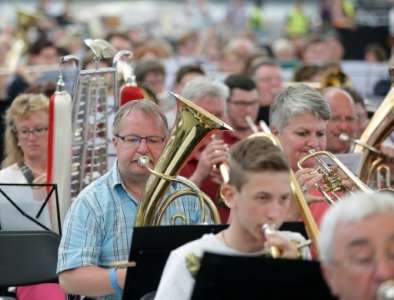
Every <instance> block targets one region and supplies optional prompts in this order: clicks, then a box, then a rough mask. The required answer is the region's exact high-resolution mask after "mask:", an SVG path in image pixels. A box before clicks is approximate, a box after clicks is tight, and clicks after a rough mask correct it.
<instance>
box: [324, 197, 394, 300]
mask: <svg viewBox="0 0 394 300" xmlns="http://www.w3.org/2000/svg"><path fill="white" fill-rule="evenodd" d="M319 248H320V249H319V250H320V257H321V263H322V271H323V275H324V277H325V278H326V280H327V283H328V285H329V287H330V289H331V292H332V293H333V294H334V295H335V296H337V297H338V299H341V300H372V299H389V298H379V297H377V291H378V287H379V286H381V285H382V283H383V282H386V281H388V280H392V279H394V197H393V194H390V193H388V192H386V193H382V192H380V193H373V194H363V193H358V194H353V195H351V196H348V197H347V198H346V199H342V200H341V201H339V202H338V203H337V204H336V205H334V206H331V207H330V209H329V210H328V211H327V213H326V214H325V215H324V217H323V220H322V223H321V226H320V236H319Z"/></svg>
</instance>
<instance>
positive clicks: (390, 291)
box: [376, 279, 394, 300]
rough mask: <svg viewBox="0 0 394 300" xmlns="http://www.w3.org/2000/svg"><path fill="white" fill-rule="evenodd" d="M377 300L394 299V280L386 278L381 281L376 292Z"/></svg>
mask: <svg viewBox="0 0 394 300" xmlns="http://www.w3.org/2000/svg"><path fill="white" fill-rule="evenodd" d="M376 296H377V297H376V299H377V300H392V299H394V280H393V279H391V280H386V281H384V282H383V283H381V284H380V285H379V287H378V289H377V292H376Z"/></svg>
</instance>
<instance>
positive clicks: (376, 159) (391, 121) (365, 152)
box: [354, 68, 394, 185]
mask: <svg viewBox="0 0 394 300" xmlns="http://www.w3.org/2000/svg"><path fill="white" fill-rule="evenodd" d="M390 79H391V82H394V68H390ZM393 127H394V89H393V87H391V89H390V91H389V93H388V94H387V95H386V97H385V99H384V100H383V102H382V103H381V104H380V106H379V107H378V109H377V110H376V112H375V113H374V115H373V117H372V119H371V121H370V122H369V124H368V126H367V128H365V130H364V132H363V134H362V135H361V137H360V142H361V143H362V144H364V145H369V146H371V147H374V148H375V149H376V147H377V146H378V145H380V144H381V143H382V142H383V141H384V140H385V139H386V138H387V137H389V136H390V134H392V131H393ZM354 153H360V154H361V165H360V168H359V171H358V175H359V177H360V179H361V180H362V181H364V182H365V183H367V184H368V185H370V184H372V180H373V179H374V178H375V176H374V174H375V173H376V171H377V170H379V166H380V165H381V164H382V163H383V161H384V156H383V155H382V154H381V153H380V152H377V151H373V150H372V149H370V148H369V147H364V146H362V145H361V144H356V145H355V147H354ZM390 180H391V179H390Z"/></svg>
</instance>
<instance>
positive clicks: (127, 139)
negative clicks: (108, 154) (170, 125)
mask: <svg viewBox="0 0 394 300" xmlns="http://www.w3.org/2000/svg"><path fill="white" fill-rule="evenodd" d="M115 136H116V137H117V138H119V139H121V140H122V142H123V143H124V144H125V145H128V146H138V145H139V144H141V142H142V140H145V142H146V143H147V144H148V145H151V146H158V145H161V144H162V143H163V142H164V140H165V137H162V136H158V135H150V136H139V135H124V136H122V135H119V134H115Z"/></svg>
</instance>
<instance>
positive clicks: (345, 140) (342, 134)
mask: <svg viewBox="0 0 394 300" xmlns="http://www.w3.org/2000/svg"><path fill="white" fill-rule="evenodd" d="M339 139H340V140H341V141H344V142H347V141H349V140H350V136H349V135H348V134H347V133H341V134H340V135H339Z"/></svg>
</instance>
